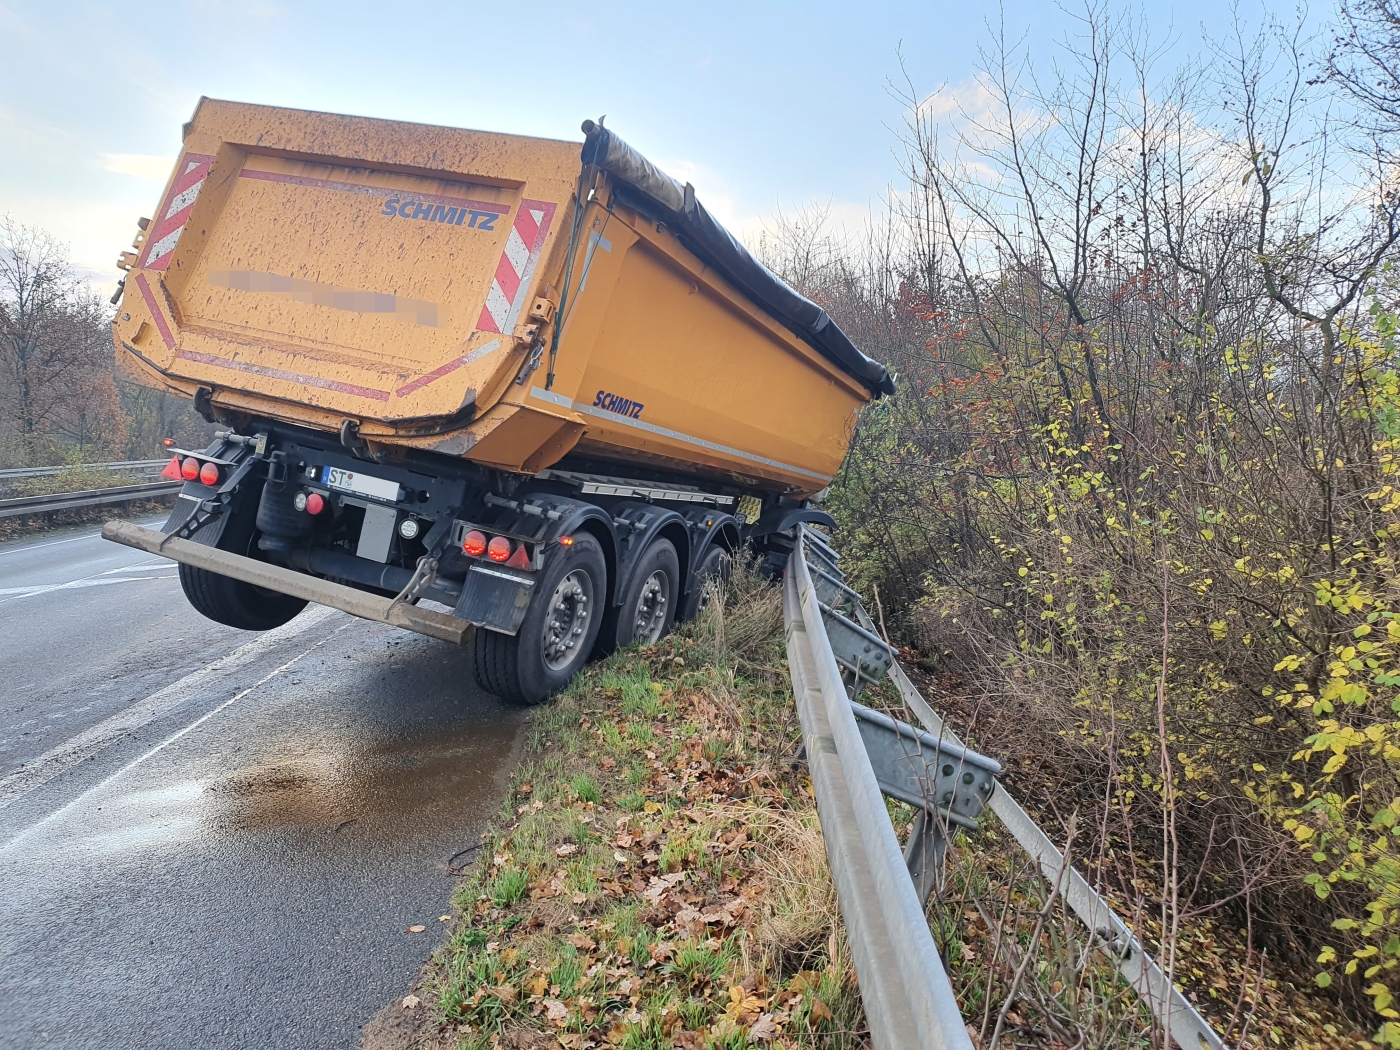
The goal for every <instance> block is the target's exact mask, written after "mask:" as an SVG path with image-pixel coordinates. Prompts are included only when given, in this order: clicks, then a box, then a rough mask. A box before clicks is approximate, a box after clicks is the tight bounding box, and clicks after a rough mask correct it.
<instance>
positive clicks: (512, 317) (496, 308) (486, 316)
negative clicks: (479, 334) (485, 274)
mask: <svg viewBox="0 0 1400 1050" xmlns="http://www.w3.org/2000/svg"><path fill="white" fill-rule="evenodd" d="M554 209H555V205H553V204H550V203H549V202H548V201H524V200H523V201H521V202H520V210H519V211H517V212H516V213H515V222H514V223H512V224H511V227H510V233H509V234H507V236H506V246H505V250H504V251H502V252H501V258H500V260H499V261H498V262H497V263H496V272H495V274H494V275H493V276H492V278H491V288H490V290H489V291H488V292H487V293H486V304H485V305H484V306H483V307H482V308H481V317H480V318H479V319H478V320H477V322H476V327H477V329H478V330H479V331H483V332H510V331H511V330H512V329H514V328H515V321H516V318H518V317H519V316H520V311H521V309H523V308H524V306H525V296H526V295H527V294H528V293H529V291H530V279H531V278H532V277H534V275H535V266H536V265H537V264H538V263H539V261H540V251H541V250H542V249H543V248H544V240H545V237H546V236H548V234H549V224H550V223H551V222H552V221H553V220H554Z"/></svg>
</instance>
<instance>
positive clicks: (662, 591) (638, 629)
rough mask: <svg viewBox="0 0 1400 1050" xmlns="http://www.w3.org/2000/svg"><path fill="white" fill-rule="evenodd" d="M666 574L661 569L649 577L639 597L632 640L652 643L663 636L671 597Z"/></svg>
mask: <svg viewBox="0 0 1400 1050" xmlns="http://www.w3.org/2000/svg"><path fill="white" fill-rule="evenodd" d="M667 582H668V581H667V579H666V574H665V573H664V572H662V571H661V570H660V569H657V570H656V571H655V572H654V573H652V574H651V575H650V576H648V577H647V580H646V583H644V584H642V593H641V594H640V595H639V596H638V598H637V616H636V620H635V627H634V630H633V632H632V640H633V641H637V642H642V643H644V644H647V645H650V644H651V643H652V642H654V641H656V640H657V639H658V638H660V637H661V628H662V627H663V626H665V624H666V602H667V600H668V598H669V595H668V593H667V592H668V591H669V590H670V587H669V586H667Z"/></svg>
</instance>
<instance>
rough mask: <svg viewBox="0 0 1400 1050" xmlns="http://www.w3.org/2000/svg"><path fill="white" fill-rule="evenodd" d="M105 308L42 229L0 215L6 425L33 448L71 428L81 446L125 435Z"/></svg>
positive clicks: (0, 373)
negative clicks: (46, 437)
mask: <svg viewBox="0 0 1400 1050" xmlns="http://www.w3.org/2000/svg"><path fill="white" fill-rule="evenodd" d="M106 321H107V319H106V317H105V310H104V308H103V306H102V305H101V303H100V302H99V301H98V300H97V299H96V298H95V297H94V296H93V294H92V293H91V291H90V290H89V289H88V288H87V287H86V285H85V284H84V283H83V282H82V281H81V280H80V279H79V278H78V277H77V276H76V275H75V274H74V272H73V268H72V265H71V264H70V263H69V261H68V258H67V256H66V254H65V252H64V250H63V247H62V246H61V245H60V244H59V243H58V242H57V241H55V240H54V239H53V238H52V237H51V236H49V235H48V234H47V233H45V232H44V231H42V230H39V229H36V228H33V227H28V226H24V225H22V224H21V223H18V222H16V221H15V220H14V219H12V218H9V217H6V218H5V219H4V220H3V221H0V433H3V432H8V433H9V435H10V436H11V437H13V438H17V439H18V440H19V443H20V445H21V446H22V447H23V448H24V450H25V453H24V454H26V455H32V454H33V452H34V449H35V448H36V442H37V441H38V439H40V438H41V437H44V436H49V435H65V436H67V437H68V438H69V439H70V440H72V441H75V442H76V443H77V444H78V445H79V446H80V448H81V447H82V446H84V445H90V444H94V443H95V444H99V445H104V446H113V445H117V444H119V443H120V441H121V438H122V435H123V427H122V418H121V417H122V413H121V408H120V405H119V403H118V399H117V393H116V386H115V380H114V376H113V365H112V347H111V338H110V333H109V330H108V328H107V323H106Z"/></svg>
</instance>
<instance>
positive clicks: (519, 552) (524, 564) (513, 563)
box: [506, 543, 530, 569]
mask: <svg viewBox="0 0 1400 1050" xmlns="http://www.w3.org/2000/svg"><path fill="white" fill-rule="evenodd" d="M506 565H508V566H509V567H510V568H512V569H528V568H529V567H530V552H529V551H527V550H526V549H525V544H523V543H522V544H521V545H520V546H519V547H516V548H515V553H514V554H512V555H511V556H510V558H509V560H508V561H507V562H506Z"/></svg>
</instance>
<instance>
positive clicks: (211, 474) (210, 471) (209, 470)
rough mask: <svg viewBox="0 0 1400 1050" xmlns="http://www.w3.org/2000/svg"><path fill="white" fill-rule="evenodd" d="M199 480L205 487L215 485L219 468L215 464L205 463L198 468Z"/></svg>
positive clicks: (217, 480)
mask: <svg viewBox="0 0 1400 1050" xmlns="http://www.w3.org/2000/svg"><path fill="white" fill-rule="evenodd" d="M199 480H200V481H202V482H204V484H206V485H217V484H218V483H219V466H218V464H217V463H206V464H204V466H202V467H200V468H199Z"/></svg>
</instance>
